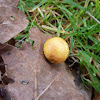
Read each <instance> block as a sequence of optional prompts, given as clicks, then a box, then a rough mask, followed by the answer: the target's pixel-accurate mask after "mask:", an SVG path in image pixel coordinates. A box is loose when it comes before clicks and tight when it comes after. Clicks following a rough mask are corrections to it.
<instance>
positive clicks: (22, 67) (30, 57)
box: [0, 27, 89, 100]
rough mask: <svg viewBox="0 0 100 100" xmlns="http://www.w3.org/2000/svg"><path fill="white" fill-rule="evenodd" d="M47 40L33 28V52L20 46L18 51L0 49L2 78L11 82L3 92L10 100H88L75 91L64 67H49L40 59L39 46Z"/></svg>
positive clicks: (54, 65)
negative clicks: (3, 76) (3, 69)
mask: <svg viewBox="0 0 100 100" xmlns="http://www.w3.org/2000/svg"><path fill="white" fill-rule="evenodd" d="M50 37H51V36H46V35H44V34H43V33H42V32H41V31H40V30H39V29H38V28H36V27H34V28H31V29H30V39H31V40H34V46H33V47H34V49H33V47H32V45H31V44H30V43H24V42H23V44H22V48H21V50H19V49H17V48H16V47H14V46H9V45H4V44H2V45H3V46H4V47H3V46H0V51H1V50H2V52H0V54H1V56H2V58H3V60H4V63H5V64H6V65H5V68H6V75H7V77H9V78H11V79H13V80H14V82H13V83H9V84H8V85H5V89H6V90H7V91H8V92H9V93H10V96H11V98H12V100H70V99H71V100H89V99H85V94H82V93H81V92H80V91H79V90H78V89H76V86H75V83H74V78H73V77H72V75H71V73H70V72H69V71H68V70H66V67H67V66H66V64H65V63H61V64H51V63H49V62H48V61H47V60H46V58H45V57H44V54H43V45H44V42H45V41H46V40H47V39H48V38H50ZM0 45H1V44H0ZM2 47H3V48H2ZM3 49H4V51H3Z"/></svg>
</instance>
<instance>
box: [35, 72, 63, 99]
mask: <svg viewBox="0 0 100 100" xmlns="http://www.w3.org/2000/svg"><path fill="white" fill-rule="evenodd" d="M62 74H64V73H60V74H59V75H57V76H56V77H55V78H54V79H53V80H52V81H51V83H50V84H49V85H48V86H47V87H46V88H45V89H44V91H43V92H42V93H41V94H40V95H39V96H38V97H37V99H36V100H39V98H40V97H41V96H42V95H43V94H44V93H45V92H46V91H47V90H48V89H49V88H50V86H51V85H52V84H53V83H54V82H55V81H56V80H57V79H58V78H59V77H60V76H61V75H62Z"/></svg>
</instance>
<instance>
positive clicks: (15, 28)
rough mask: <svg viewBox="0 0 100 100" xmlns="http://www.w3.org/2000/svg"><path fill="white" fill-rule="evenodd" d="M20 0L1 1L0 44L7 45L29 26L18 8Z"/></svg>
mask: <svg viewBox="0 0 100 100" xmlns="http://www.w3.org/2000/svg"><path fill="white" fill-rule="evenodd" d="M18 1H19V0H0V42H1V43H5V42H7V41H8V40H9V39H11V38H12V37H14V36H15V35H17V34H18V33H19V32H21V31H22V30H24V29H25V28H26V27H27V25H28V20H27V19H26V16H25V14H24V13H22V12H21V11H19V10H18V9H17V8H16V6H17V4H18Z"/></svg>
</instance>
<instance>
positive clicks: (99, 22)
mask: <svg viewBox="0 0 100 100" xmlns="http://www.w3.org/2000/svg"><path fill="white" fill-rule="evenodd" d="M86 14H88V15H89V16H90V17H91V18H92V19H94V20H95V21H96V22H97V23H98V24H100V21H99V20H97V19H96V18H95V17H94V16H93V15H91V14H90V13H89V12H86Z"/></svg>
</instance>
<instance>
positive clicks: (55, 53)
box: [43, 37, 69, 64]
mask: <svg viewBox="0 0 100 100" xmlns="http://www.w3.org/2000/svg"><path fill="white" fill-rule="evenodd" d="M43 51H44V55H45V57H46V58H47V59H48V60H49V61H50V62H51V63H55V64H58V63H62V62H64V61H65V60H66V59H67V57H68V55H69V47H68V44H67V42H66V41H65V40H64V39H62V38H60V37H52V38H50V39H48V40H47V41H46V42H45V44H44V48H43Z"/></svg>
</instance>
